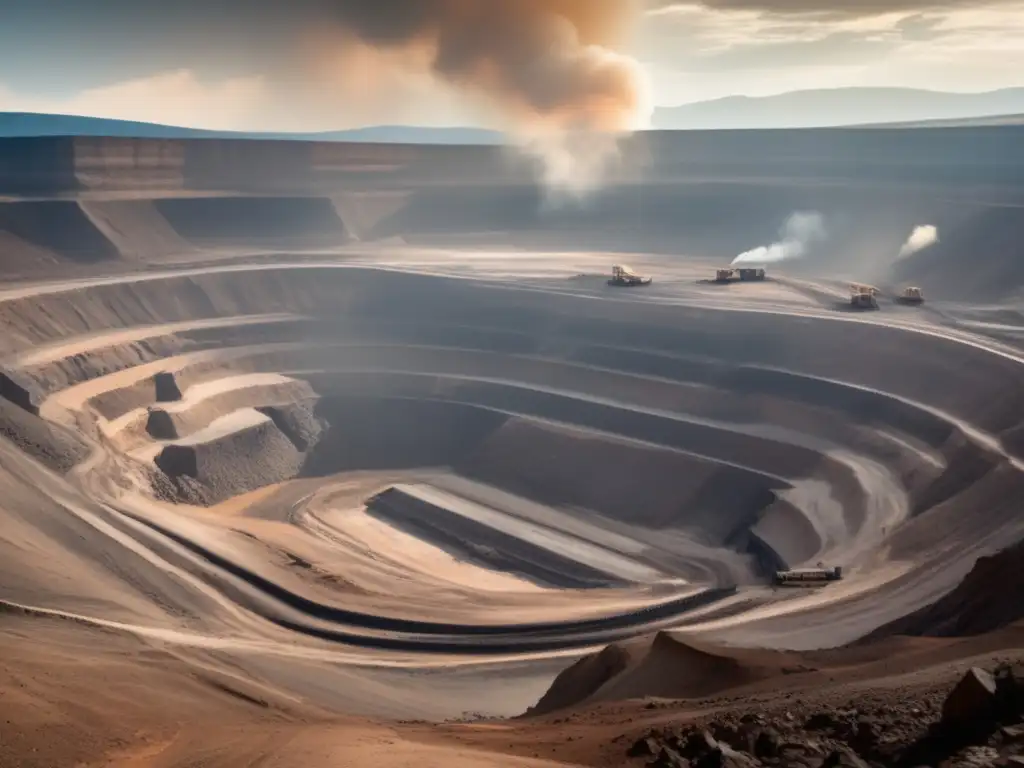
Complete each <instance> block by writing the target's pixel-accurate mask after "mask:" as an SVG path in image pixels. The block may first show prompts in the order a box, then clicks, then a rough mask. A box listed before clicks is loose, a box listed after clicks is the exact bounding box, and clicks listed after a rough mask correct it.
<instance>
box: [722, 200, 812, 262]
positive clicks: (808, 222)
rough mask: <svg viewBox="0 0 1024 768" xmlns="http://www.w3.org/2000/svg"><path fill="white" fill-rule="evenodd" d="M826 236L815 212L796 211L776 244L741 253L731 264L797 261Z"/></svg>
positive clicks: (784, 225) (781, 230)
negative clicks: (811, 246) (809, 247)
mask: <svg viewBox="0 0 1024 768" xmlns="http://www.w3.org/2000/svg"><path fill="white" fill-rule="evenodd" d="M827 236H828V233H827V232H826V230H825V221H824V219H823V218H822V215H821V214H820V213H818V212H817V211H797V212H796V213H793V214H791V215H790V217H789V218H788V219H786V223H785V224H783V225H782V229H780V230H779V240H778V242H775V243H772V244H771V245H762V246H759V247H757V248H754V249H752V250H749V251H746V252H744V253H741V254H740V255H739V256H737V257H736V258H735V259H733V260H732V263H733V264H769V263H773V262H779V261H785V260H787V259H798V258H800V257H801V256H804V255H805V254H806V253H807V248H808V246H810V245H811V244H812V243H814V242H816V241H819V240H824V239H825V238H826V237H827Z"/></svg>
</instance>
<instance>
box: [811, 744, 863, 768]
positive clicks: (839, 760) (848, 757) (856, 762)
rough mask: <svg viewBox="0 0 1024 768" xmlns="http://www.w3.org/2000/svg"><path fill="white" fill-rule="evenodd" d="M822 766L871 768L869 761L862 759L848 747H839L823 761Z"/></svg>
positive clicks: (822, 767) (829, 767) (828, 767)
mask: <svg viewBox="0 0 1024 768" xmlns="http://www.w3.org/2000/svg"><path fill="white" fill-rule="evenodd" d="M821 768H870V766H868V764H867V763H865V762H864V761H863V760H861V759H860V758H859V757H858V756H857V755H855V754H854V753H853V752H850V751H849V750H848V749H837V750H836V751H835V752H831V753H829V755H828V756H827V757H826V758H825V759H824V761H822V763H821Z"/></svg>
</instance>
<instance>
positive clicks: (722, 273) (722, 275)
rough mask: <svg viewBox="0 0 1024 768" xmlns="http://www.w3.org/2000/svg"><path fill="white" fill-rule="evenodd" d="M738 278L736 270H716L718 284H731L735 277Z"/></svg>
mask: <svg viewBox="0 0 1024 768" xmlns="http://www.w3.org/2000/svg"><path fill="white" fill-rule="evenodd" d="M735 276H736V270H735V269H729V268H726V269H716V270H715V282H716V283H728V282H731V281H732V279H733V277H735Z"/></svg>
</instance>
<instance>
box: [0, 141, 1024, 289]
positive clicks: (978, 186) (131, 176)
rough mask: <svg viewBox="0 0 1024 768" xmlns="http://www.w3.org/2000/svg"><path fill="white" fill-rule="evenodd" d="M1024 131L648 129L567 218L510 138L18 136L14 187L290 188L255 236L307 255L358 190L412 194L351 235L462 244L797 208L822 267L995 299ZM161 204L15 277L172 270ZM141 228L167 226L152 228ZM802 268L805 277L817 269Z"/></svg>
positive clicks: (1010, 275) (188, 193)
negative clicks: (923, 246) (822, 225)
mask: <svg viewBox="0 0 1024 768" xmlns="http://www.w3.org/2000/svg"><path fill="white" fill-rule="evenodd" d="M1022 131H1024V129H1021V128H1018V127H1013V126H1006V127H993V128H974V129H971V128H963V129H942V130H929V131H923V130H922V131H907V130H880V129H863V130H836V129H829V130H818V131H814V130H805V131H731V132H730V131H725V132H701V131H688V132H680V133H659V132H654V133H647V134H643V135H638V136H636V137H633V138H632V139H631V140H629V141H626V142H624V143H623V145H622V157H623V161H622V163H621V164H620V166H619V167H618V169H617V170H616V171H614V172H613V174H612V175H611V176H610V177H609V179H608V183H607V184H606V186H605V187H604V188H603V189H602V190H600V191H599V192H598V193H597V194H596V195H595V196H593V197H592V199H590V200H589V201H588V205H587V206H586V208H585V209H579V210H578V209H572V208H566V209H564V210H560V211H557V212H552V211H550V210H547V209H545V206H544V197H545V196H544V193H543V191H542V190H541V189H539V188H538V185H537V174H536V172H535V168H534V167H533V164H532V161H529V160H526V159H524V158H523V157H522V156H519V155H517V154H516V153H515V152H512V151H510V150H508V149H506V148H497V147H457V146H456V147H449V146H409V145H396V144H343V143H313V142H295V141H263V140H222V139H190V140H160V139H124V138H61V137H43V138H34V139H5V140H0V195H13V196H41V197H51V198H52V197H58V196H60V197H66V198H67V199H66V200H64V201H62V202H65V203H67V204H68V205H69V206H71V207H74V206H75V205H76V204H77V202H78V198H83V199H84V198H88V200H89V202H90V204H95V205H99V206H101V207H102V206H103V205H104V204H105V202H109V198H110V197H111V196H117V195H118V194H120V193H123V192H130V193H131V195H132V196H134V197H138V196H139V195H142V196H143V197H144V198H145V197H146V196H149V197H151V198H153V199H157V198H166V197H168V196H170V197H177V198H195V196H197V195H205V196H207V197H206V198H205V201H206V202H205V204H208V205H210V206H211V210H212V209H213V208H215V207H216V206H217V205H218V203H215V202H213V201H214V199H215V197H210V196H224V197H227V198H234V199H236V200H243V201H244V200H246V199H247V198H249V197H251V196H264V197H267V198H277V199H278V200H279V202H278V203H277V204H276V205H277V206H278V209H275V211H274V212H273V215H271V216H269V217H265V216H263V215H257V214H258V211H259V210H260V207H259V205H258V204H255V203H237V205H239V206H244V205H251V206H252V208H251V210H252V214H253V215H252V216H251V217H250V218H251V219H252V221H253V222H254V227H256V226H261V227H262V231H263V233H264V234H266V233H267V232H268V231H269V232H270V234H266V236H267V237H270V238H272V241H273V242H276V243H277V244H278V245H279V246H282V247H284V245H285V244H287V247H291V248H296V249H301V248H307V247H313V246H323V245H324V244H334V243H337V242H343V240H339V239H338V238H337V236H336V232H335V230H336V227H337V225H336V224H333V223H332V224H330V225H327V224H326V223H322V224H320V225H318V226H319V227H320V230H321V231H319V232H316V233H312V234H313V235H314V236H313V237H312V238H311V237H310V234H311V233H302V232H301V226H300V225H299V224H298V223H297V222H298V221H300V220H301V221H306V220H313V221H321V222H326V221H327V214H326V213H325V212H326V211H327V208H328V207H331V206H333V207H334V209H335V211H337V210H339V209H340V210H346V206H344V205H342V206H335V205H334V201H336V200H338V199H341V197H342V196H345V197H347V198H348V199H349V200H350V203H351V204H349V205H348V209H349V210H353V211H356V210H359V209H360V207H361V206H360V204H357V203H358V201H359V198H360V196H361V195H370V196H372V195H377V194H381V193H389V194H390V193H394V194H395V195H396V197H395V198H394V199H396V200H399V201H400V202H399V203H398V204H394V205H389V206H388V207H387V211H386V212H384V213H379V214H377V215H373V216H371V217H369V218H367V219H366V220H365V221H358V222H356V223H354V224H353V225H352V226H348V225H347V223H346V222H344V216H342V217H341V220H342V222H343V224H345V226H344V231H345V233H344V236H345V237H348V236H351V235H352V233H353V232H358V236H359V238H360V239H362V240H373V239H375V238H385V237H392V236H396V237H400V238H403V239H404V240H406V241H409V242H413V243H415V242H418V241H420V242H432V243H435V244H448V245H457V244H458V243H459V242H461V241H460V238H462V237H463V236H464V235H466V234H467V233H481V232H486V233H487V238H488V239H489V240H490V241H491V242H494V241H495V240H496V239H502V238H504V239H505V240H512V241H515V242H518V243H520V244H524V245H527V246H529V245H534V246H537V247H548V248H551V247H565V248H569V249H581V248H582V249H587V248H590V249H600V250H602V251H608V250H616V249H621V250H628V251H630V252H635V251H636V250H638V249H639V250H650V251H663V252H665V253H672V254H679V253H683V254H699V255H705V256H714V257H722V258H724V257H727V256H731V255H734V254H735V253H738V252H740V251H744V250H747V249H748V248H751V247H753V246H755V245H757V244H759V243H764V242H768V241H770V240H771V239H772V238H774V237H775V236H776V234H777V231H778V228H779V226H780V224H781V223H782V222H783V221H784V220H785V219H786V217H787V216H789V215H790V214H791V213H792V212H793V211H796V210H817V211H820V212H821V213H822V214H824V215H825V216H826V219H827V221H828V226H829V231H830V234H831V237H830V238H829V243H828V247H827V248H821V249H818V252H815V253H814V254H812V258H809V259H808V260H806V263H807V264H810V265H813V268H815V269H822V268H824V267H827V266H829V265H831V266H832V267H843V268H845V267H847V266H848V265H849V264H850V263H851V262H853V261H856V263H857V264H858V268H859V269H860V270H861V271H862V272H863V273H864V274H863V275H862V276H861V278H862V279H864V280H866V281H868V282H876V283H878V282H885V281H890V282H891V281H893V280H899V281H911V282H914V283H916V284H920V285H921V286H922V287H924V288H925V290H926V292H928V295H930V296H932V297H940V296H948V297H953V298H960V297H979V298H993V297H999V296H1001V295H1003V294H1005V293H1007V292H1008V291H1012V290H1013V289H1014V288H1016V287H1019V286H1020V285H1021V284H1022V283H1024V267H1022V266H1020V264H1019V262H1020V260H1019V259H1013V258H1008V257H1007V254H1009V253H1012V252H1013V251H1014V249H1015V248H1016V243H1019V242H1020V241H1021V239H1022V237H1024V223H1022V220H1021V218H1020V217H1019V216H1016V215H1015V214H1014V211H1015V210H1016V209H1017V207H1019V206H1020V205H1021V204H1024V183H1022V181H1021V179H1024V152H1021V151H1020V146H1022V145H1024V142H1022V141H1021V136H1022V135H1024V133H1022ZM964 157H968V158H970V161H969V162H964V161H962V159H961V158H964ZM864 158H872V161H871V162H866V161H865V160H864ZM639 184H643V185H645V190H641V189H640V186H638V185H639ZM153 199H143V200H139V201H137V202H138V206H136V207H137V210H135V211H132V210H131V208H132V207H133V206H132V205H129V204H126V205H124V206H123V207H120V208H117V207H114V208H110V209H109V210H106V211H104V210H93V211H90V212H89V215H90V217H91V218H92V219H93V222H92V225H93V229H94V232H93V233H92V234H89V235H87V236H82V237H75V238H73V239H74V241H75V242H76V243H79V244H77V245H76V244H75V243H65V244H64V246H67V247H64V246H61V244H60V243H56V244H55V243H50V245H47V243H48V241H50V240H53V236H52V235H46V236H45V237H40V238H36V239H33V238H32V237H28V238H24V242H25V246H20V247H19V248H18V249H15V250H17V251H18V256H17V260H16V262H17V263H12V262H11V261H10V260H8V261H6V262H5V263H4V264H3V276H4V277H22V276H29V275H38V274H40V273H43V272H45V269H46V264H45V261H46V260H45V259H42V258H41V255H40V254H47V253H49V254H51V255H53V257H54V258H55V259H57V260H59V261H60V260H63V261H67V262H68V263H79V262H82V261H83V259H84V260H85V261H84V263H87V264H95V263H96V262H98V261H101V260H103V259H110V258H117V257H124V258H128V259H133V260H157V261H158V260H160V259H164V258H167V257H170V256H173V255H174V254H176V253H178V252H179V251H180V250H181V246H182V243H181V242H179V241H187V247H196V242H193V241H191V240H189V238H188V236H187V235H185V234H182V231H179V230H178V227H181V230H185V229H188V228H189V226H188V224H187V223H182V222H178V224H177V226H172V225H173V222H171V224H166V225H165V224H164V223H161V222H160V220H159V218H158V216H159V214H158V213H157V212H156V211H155V208H156V207H157V206H152V205H150V203H152V202H153ZM295 199H303V200H306V201H307V205H308V209H307V210H305V211H304V212H301V213H296V214H295V215H294V216H293V215H292V213H289V210H290V209H289V206H291V205H293V203H288V202H286V201H288V200H295ZM351 201H355V202H354V203H353V202H351ZM26 202H36V201H26ZM190 205H191V203H190ZM195 205H196V206H197V207H200V208H201V207H202V206H203V205H204V203H203V202H202V201H199V202H196V203H195ZM221 205H226V204H223V203H222V204H221ZM260 205H271V204H270V203H266V204H260ZM143 208H146V210H143ZM26 211H27V209H24V208H23V209H20V210H19V212H18V214H19V215H21V214H24V213H26ZM293 213H294V212H293ZM12 215H13V214H12ZM32 215H36V214H32ZM39 215H41V214H39ZM169 215H170V214H169ZM190 216H195V217H200V218H201V217H202V215H201V214H199V213H195V214H190ZM0 218H2V217H0ZM210 218H217V217H215V216H212V215H211V216H210ZM356 218H361V217H360V216H359V215H356ZM274 222H277V223H276V224H275V223H274ZM921 222H928V223H932V224H935V225H937V226H938V227H939V230H940V232H942V238H941V240H940V242H939V243H937V244H936V245H935V246H933V247H931V248H929V249H927V250H926V251H925V252H922V253H921V254H919V255H916V256H914V257H911V258H910V259H906V260H904V261H901V262H900V263H899V264H895V263H894V256H893V254H895V253H896V252H897V251H898V249H899V247H900V245H901V244H902V242H903V241H904V239H905V238H906V236H907V233H908V232H909V231H910V229H911V228H912V227H913V226H915V225H916V224H919V223H921ZM193 228H194V227H193ZM143 229H145V230H147V231H148V230H150V229H151V230H152V233H151V234H152V237H151V238H150V237H149V236H148V235H146V234H144V233H143V231H142V230H143ZM0 233H3V234H0V247H5V248H7V249H11V248H12V246H11V243H12V242H14V241H13V240H12V238H14V237H15V232H14V230H10V231H8V230H7V228H6V227H4V226H2V225H0ZM207 234H209V232H208V233H207ZM214 234H215V237H217V238H219V239H220V240H222V241H227V240H229V239H231V238H234V237H240V238H241V240H239V241H237V242H236V244H244V243H250V244H252V243H255V242H257V241H258V240H259V238H260V236H258V235H257V234H256V231H255V230H253V231H248V232H247V231H243V230H241V229H239V228H238V227H229V228H225V229H224V230H222V231H217V232H216V233H214ZM4 242H6V243H7V245H6V246H4V245H2V244H3V243H4ZM104 242H106V243H107V244H105V245H104V244H103V243H104ZM150 243H151V245H150ZM51 246H52V248H51ZM58 246H60V247H58ZM62 248H63V250H62ZM150 248H152V251H150V250H149V249H150ZM111 251H113V252H114V253H115V254H119V255H120V256H111V255H110V253H111ZM10 258H11V255H10V254H8V259H10ZM803 263H804V262H794V263H791V264H789V265H787V270H797V271H799V270H800V269H801V268H802V265H803Z"/></svg>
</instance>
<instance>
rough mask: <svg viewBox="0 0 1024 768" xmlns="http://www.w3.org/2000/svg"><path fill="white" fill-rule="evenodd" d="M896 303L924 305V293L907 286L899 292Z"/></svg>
mask: <svg viewBox="0 0 1024 768" xmlns="http://www.w3.org/2000/svg"><path fill="white" fill-rule="evenodd" d="M896 301H897V302H899V303H900V304H924V293H923V292H922V291H921V289H920V288H917V287H914V286H909V287H907V288H904V289H903V290H902V291H901V292H900V295H899V296H897V297H896Z"/></svg>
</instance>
